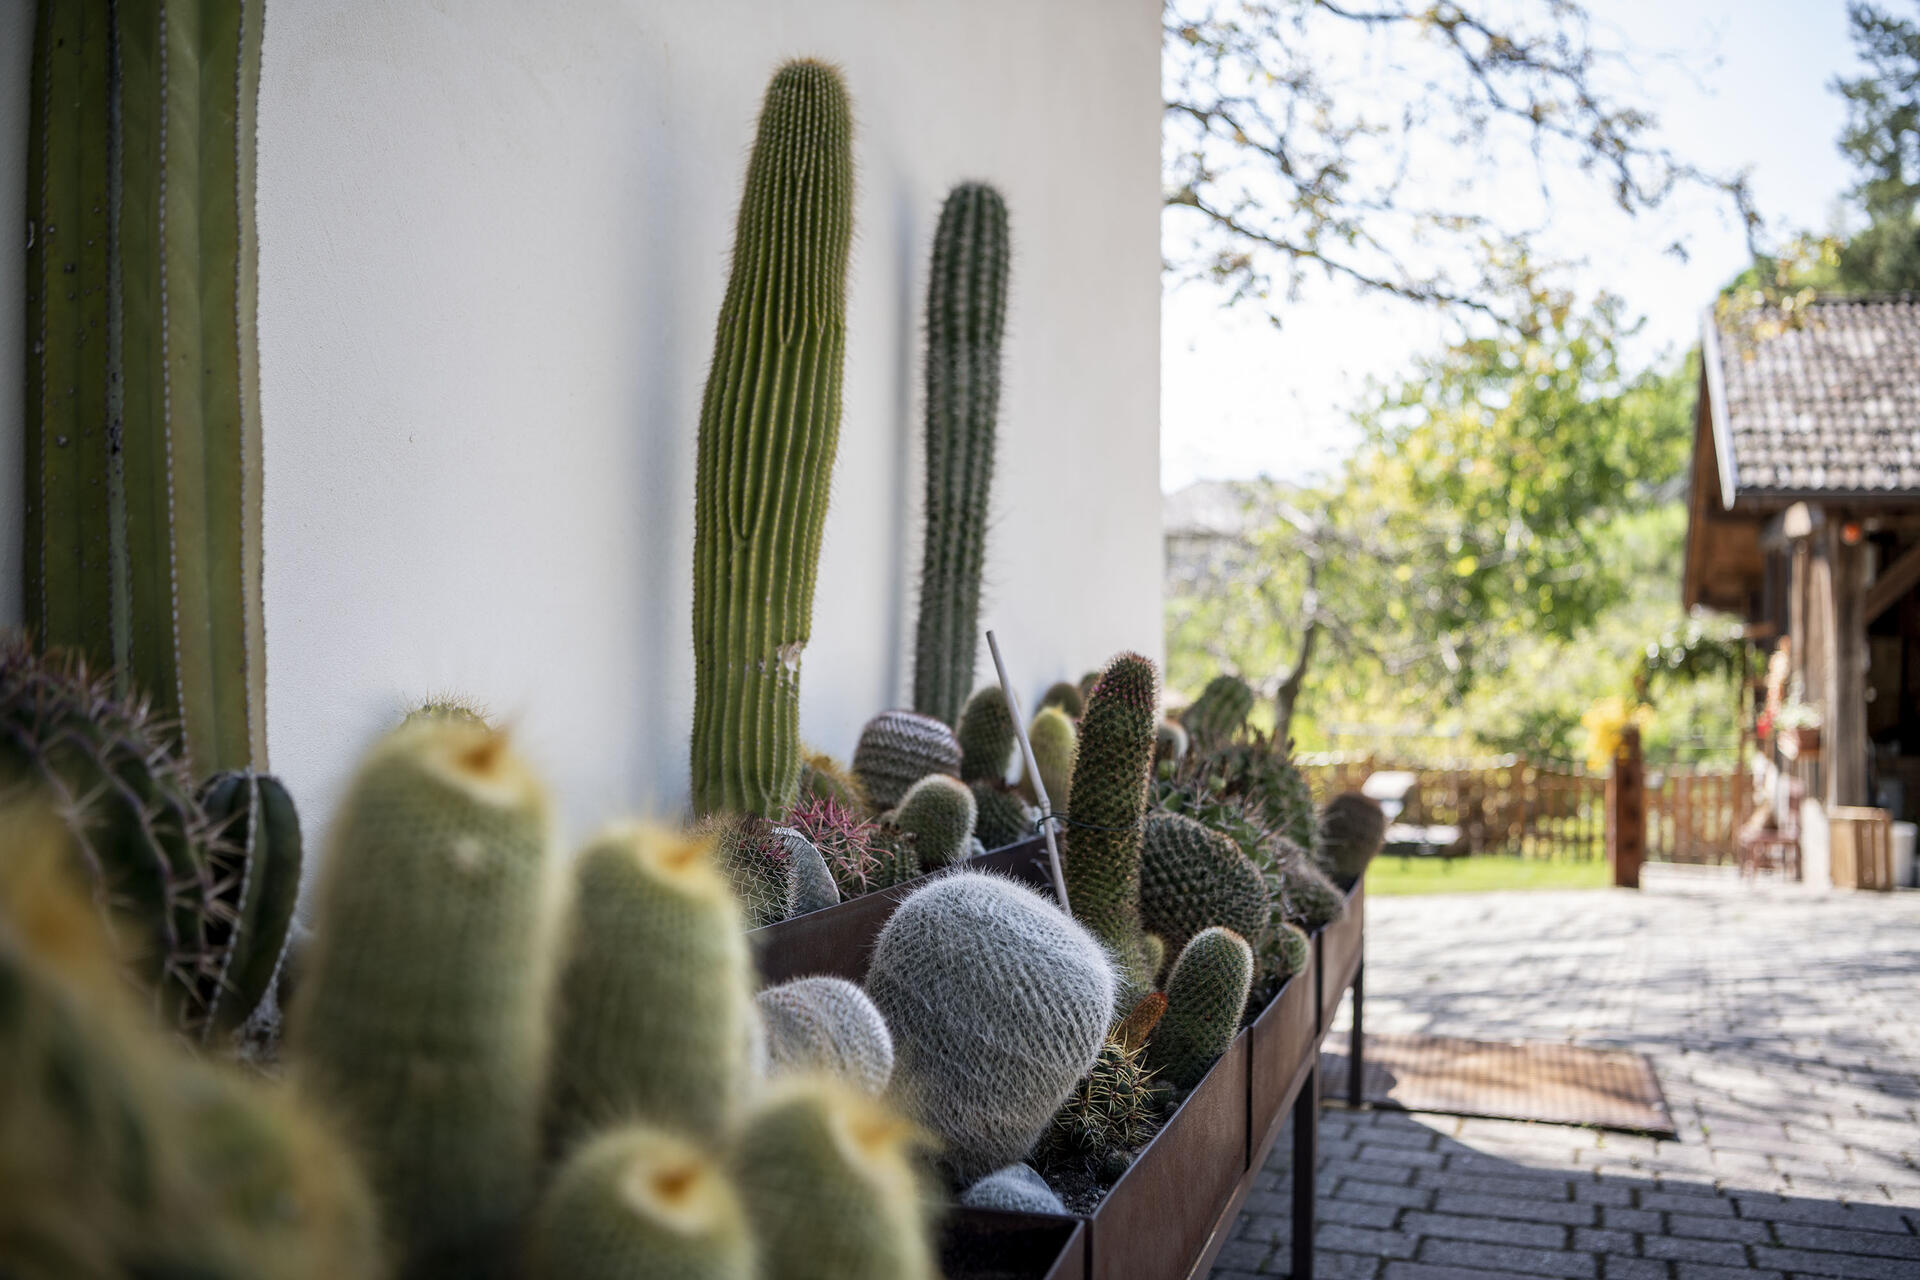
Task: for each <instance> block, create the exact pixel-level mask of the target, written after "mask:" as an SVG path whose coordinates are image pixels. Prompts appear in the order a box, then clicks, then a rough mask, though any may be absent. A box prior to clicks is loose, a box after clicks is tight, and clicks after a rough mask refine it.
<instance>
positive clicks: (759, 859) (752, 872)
mask: <svg viewBox="0 0 1920 1280" xmlns="http://www.w3.org/2000/svg"><path fill="white" fill-rule="evenodd" d="M699 830H700V832H701V834H702V835H703V836H705V837H707V838H709V839H711V840H712V841H713V843H714V849H715V851H716V856H717V859H718V861H719V864H720V869H721V870H722V871H724V872H725V873H726V876H727V880H728V882H729V883H730V884H732V886H733V893H734V896H735V897H736V898H738V899H739V900H740V912H741V915H742V917H743V919H744V921H745V923H746V927H747V928H749V929H758V928H761V927H763V926H765V925H770V924H778V923H779V922H780V921H782V920H785V919H786V918H787V917H788V916H790V915H793V914H794V912H795V910H796V907H795V903H796V899H797V897H798V891H799V885H798V882H797V879H796V876H797V870H798V869H797V868H796V867H795V866H794V862H793V856H792V853H791V851H790V850H789V849H788V848H787V842H786V841H784V840H782V839H780V837H778V836H776V835H775V834H774V833H773V832H774V827H773V824H772V823H771V822H769V821H767V820H766V819H765V818H751V817H740V816H735V815H731V814H726V815H715V816H713V817H710V818H707V819H705V820H704V821H703V822H701V823H700V824H699Z"/></svg>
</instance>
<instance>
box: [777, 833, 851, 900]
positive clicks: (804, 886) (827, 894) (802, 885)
mask: <svg viewBox="0 0 1920 1280" xmlns="http://www.w3.org/2000/svg"><path fill="white" fill-rule="evenodd" d="M773 835H774V837H775V838H776V839H778V840H779V841H781V843H782V844H784V845H785V846H786V850H787V857H788V859H790V860H791V861H792V863H793V914H794V915H797V916H803V915H806V914H807V913H808V912H809V911H824V910H826V909H827V908H828V907H832V906H838V905H839V903H840V888H839V886H838V885H836V884H834V882H833V872H832V871H830V870H828V869H827V860H826V859H825V858H823V857H821V856H820V850H818V849H816V848H815V847H814V844H813V841H811V840H809V839H807V837H806V834H805V833H804V832H802V831H799V830H797V829H796V828H794V827H775V828H773Z"/></svg>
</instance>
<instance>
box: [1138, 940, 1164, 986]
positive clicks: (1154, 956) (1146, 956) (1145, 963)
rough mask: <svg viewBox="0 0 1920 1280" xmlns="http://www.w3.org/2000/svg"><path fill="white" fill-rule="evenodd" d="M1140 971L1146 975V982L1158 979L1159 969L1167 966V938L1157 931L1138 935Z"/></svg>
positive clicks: (1149, 982) (1153, 981)
mask: <svg viewBox="0 0 1920 1280" xmlns="http://www.w3.org/2000/svg"><path fill="white" fill-rule="evenodd" d="M1140 954H1141V963H1140V968H1141V972H1143V973H1144V974H1146V975H1147V977H1146V980H1147V983H1148V984H1152V983H1155V982H1158V981H1159V980H1160V971H1161V970H1162V969H1164V968H1166V967H1167V940H1166V939H1165V938H1163V937H1161V936H1160V935H1159V934H1157V933H1152V932H1148V933H1143V934H1141V935H1140Z"/></svg>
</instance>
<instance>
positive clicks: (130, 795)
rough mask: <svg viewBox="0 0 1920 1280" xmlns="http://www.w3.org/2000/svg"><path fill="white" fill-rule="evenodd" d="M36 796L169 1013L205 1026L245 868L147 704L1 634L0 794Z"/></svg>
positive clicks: (80, 667)
mask: <svg viewBox="0 0 1920 1280" xmlns="http://www.w3.org/2000/svg"><path fill="white" fill-rule="evenodd" d="M34 796H37V797H40V798H43V799H44V800H45V801H46V802H47V803H48V804H49V805H50V806H51V807H52V809H53V810H54V812H55V813H56V814H57V815H58V816H59V818H60V819H61V821H62V822H63V823H64V825H65V828H66V834H67V837H68V839H69V840H70V842H71V843H72V845H73V848H74V852H75V853H76V854H77V857H78V861H79V862H80V863H81V864H82V865H83V866H84V867H85V868H86V870H87V871H88V873H89V874H90V875H91V876H92V878H93V896H94V899H95V901H96V902H98V903H99V904H100V905H101V909H102V911H103V914H104V917H105V918H106V920H107V922H108V924H109V925H110V927H111V929H112V931H113V933H114V934H115V936H116V938H117V940H118V943H119V946H120V949H121V951H122V952H123V953H124V954H125V956H126V959H127V963H128V966H129V967H130V968H131V969H133V970H134V972H135V973H137V974H138V975H139V976H140V978H141V980H142V982H143V984H144V985H145V986H147V987H148V988H149V989H150V990H151V992H152V994H153V999H154V1002H155V1006H156V1009H157V1011H158V1013H159V1014H160V1016H161V1018H162V1019H163V1020H164V1021H166V1022H168V1023H170V1024H172V1025H175V1026H179V1027H182V1028H184V1029H186V1030H189V1031H191V1032H194V1033H196V1034H198V1033H200V1032H202V1031H204V1030H206V1029H207V1028H208V1027H209V1026H210V1025H211V1022H212V1016H213V1013H214V1011H215V998H216V996H217V995H218V993H219V991H220V980H221V974H222V972H223V970H224V969H225V968H226V967H227V959H228V956H229V954H230V952H229V946H230V944H231V943H232V941H233V938H232V936H231V932H230V930H229V928H228V925H227V923H226V921H227V920H228V918H229V917H230V915H231V912H232V910H233V904H231V903H229V902H225V901H223V895H225V894H227V893H229V892H230V891H231V890H232V889H235V888H237V887H238V881H237V880H235V879H234V878H233V877H232V876H231V875H230V874H228V875H223V874H221V869H220V868H216V866H215V865H214V861H213V857H212V854H211V852H210V850H211V847H212V846H213V845H214V843H215V840H214V837H215V834H216V833H215V831H214V830H213V828H212V826H211V824H210V823H209V822H208V820H207V817H206V814H205V812H204V811H203V810H202V808H201V806H200V804H199V801H198V800H197V798H196V797H195V795H194V787H193V782H192V779H191V778H189V777H188V775H187V771H186V766H185V764H184V762H183V761H181V760H180V759H179V757H178V756H177V755H176V754H175V753H174V749H173V746H172V744H171V743H170V742H169V741H168V735H167V734H166V733H165V731H164V730H163V729H162V728H161V727H160V726H159V725H158V724H156V722H155V721H154V719H153V717H152V716H151V715H150V714H149V713H148V711H147V708H146V706H145V705H144V704H143V703H141V702H139V701H137V700H133V699H128V698H122V697H120V696H118V695H117V694H115V692H114V690H113V687H112V684H111V682H110V681H108V680H106V679H104V678H101V677H96V676H93V675H91V674H89V672H88V670H87V668H86V666H85V665H84V663H82V662H81V661H79V660H78V659H71V658H68V657H66V656H64V655H60V654H50V655H47V656H44V657H43V656H38V655H35V654H34V653H33V652H32V650H31V649H29V648H28V647H27V643H26V641H25V639H24V638H23V637H21V636H19V635H18V634H12V635H6V636H0V800H12V799H24V798H28V797H34ZM225 870H226V871H227V872H231V867H230V866H229V867H227V868H225ZM297 874H298V873H297V872H296V876H297ZM243 1016H244V1015H243Z"/></svg>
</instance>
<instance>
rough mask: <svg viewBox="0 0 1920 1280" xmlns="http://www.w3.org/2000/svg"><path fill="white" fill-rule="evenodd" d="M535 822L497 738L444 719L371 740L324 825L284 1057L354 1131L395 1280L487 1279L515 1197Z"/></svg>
mask: <svg viewBox="0 0 1920 1280" xmlns="http://www.w3.org/2000/svg"><path fill="white" fill-rule="evenodd" d="M549 825H550V824H549V818H548V801H547V796H546V790H545V788H544V787H542V786H541V784H540V782H539V780H538V779H536V778H535V777H534V776H533V774H532V772H531V771H530V770H528V768H527V767H526V766H525V765H524V764H522V763H521V762H520V760H519V759H518V757H516V756H515V755H514V754H513V752H512V751H511V750H510V749H509V747H508V745H507V739H506V738H505V737H504V736H503V735H502V734H499V733H496V732H494V731H492V730H490V729H487V728H485V727H483V726H480V725H475V724H466V723H460V722H456V721H451V720H416V721H413V722H411V723H408V724H403V725H401V726H400V727H399V728H398V729H395V730H394V731H393V732H392V733H390V734H388V735H387V737H386V738H385V739H383V740H382V741H381V742H380V743H379V744H378V745H377V746H375V747H374V749H373V751H372V753H371V754H370V755H369V756H368V757H367V759H366V760H365V762H364V763H362V765H361V766H360V770H359V773H358V774H357V775H356V776H355V778H354V781H353V783H352V784H351V785H350V786H349V788H348V790H347V794H346V797H345V799H344V800H343V801H342V803H341V806H340V810H339V813H338V814H337V815H336V816H335V818H334V824H333V834H332V841H331V847H330V849H329V853H328V856H327V859H326V862H325V864H324V865H323V867H322V870H321V877H320V882H319V888H318V894H317V909H316V913H315V919H314V931H313V938H314V941H313V945H312V946H311V947H310V948H309V949H308V950H307V952H306V953H305V954H304V955H303V957H302V966H301V968H302V972H301V979H300V983H299V988H298V990H297V991H296V993H295V1005H294V1008H293V1010H292V1012H291V1015H290V1019H289V1031H290V1036H291V1040H290V1045H289V1048H290V1050H291V1057H292V1058H293V1059H294V1060H295V1061H297V1062H298V1063H299V1066H300V1078H301V1079H302V1080H303V1081H304V1082H305V1083H306V1084H307V1085H308V1086H310V1087H311V1088H312V1089H313V1091H314V1093H315V1095H316V1098H317V1100H318V1101H319V1102H321V1103H322V1104H323V1105H325V1106H327V1107H329V1108H330V1109H331V1110H333V1111H334V1112H335V1113H336V1114H338V1115H339V1116H340V1118H341V1119H342V1121H344V1122H345V1123H346V1124H347V1125H348V1132H350V1133H352V1134H353V1135H354V1138H355V1140H356V1141H357V1143H358V1145H359V1149H360V1154H361V1155H362V1157H363V1158H364V1159H365V1161H366V1165H367V1169H368V1173H369V1175H370V1177H371V1179H372V1182H373V1186H374V1189H375V1192H376V1193H377V1194H378V1196H379V1199H380V1202H381V1205H382V1207H383V1209H384V1211H385V1212H384V1215H383V1216H384V1218H385V1220H386V1223H387V1228H388V1230H389V1231H390V1232H391V1233H393V1235H394V1236H395V1238H396V1243H397V1244H398V1245H399V1247H400V1250H401V1253H402V1255H403V1258H404V1259H405V1263H406V1266H405V1269H406V1270H408V1271H418V1272H420V1273H433V1272H438V1271H444V1272H446V1273H448V1274H467V1275H476V1276H486V1275H494V1274H498V1273H499V1272H500V1271H501V1270H503V1269H504V1268H505V1267H506V1265H507V1260H508V1259H509V1258H510V1256H511V1240H512V1238H513V1235H514V1233H515V1231H516V1230H517V1228H518V1225H519V1222H520V1219H521V1217H522V1216H523V1215H524V1213H525V1212H526V1210H527V1208H528V1207H529V1206H530V1204H531V1202H532V1198H533V1190H534V1174H535V1170H536V1168H537V1165H538V1161H539V1123H540V1107H541V1086H542V1077H543V1073H544V1069H545V1064H546V1057H547V1053H546V1049H547V1027H548V1023H547V996H548V988H549V965H548V963H547V957H548V955H549V952H550V946H549V936H548V935H549V933H550V927H549V926H550V924H551V921H552V917H553V915H554V912H553V910H552V905H551V904H552V897H551V893H550V887H551V885H552V883H553V878H554V877H553V846H552V839H551V835H550V830H549Z"/></svg>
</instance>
